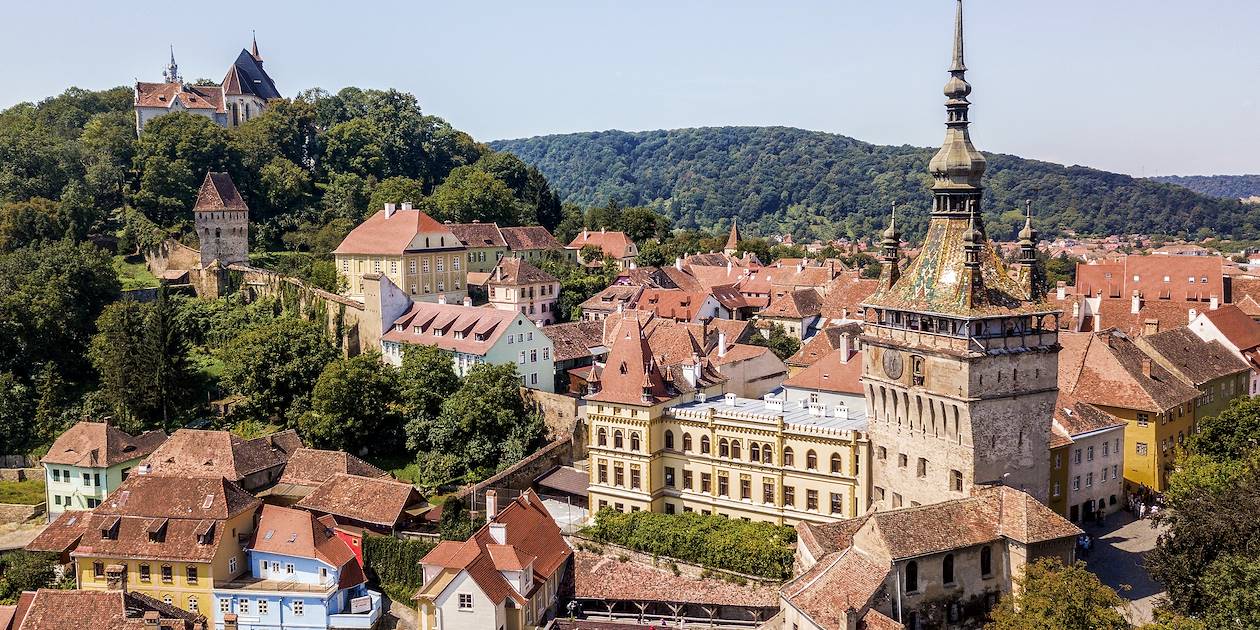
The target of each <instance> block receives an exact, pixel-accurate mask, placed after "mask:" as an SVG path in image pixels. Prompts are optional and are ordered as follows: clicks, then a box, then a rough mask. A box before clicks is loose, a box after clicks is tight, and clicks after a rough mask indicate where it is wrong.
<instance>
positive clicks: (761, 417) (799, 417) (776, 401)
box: [669, 388, 866, 431]
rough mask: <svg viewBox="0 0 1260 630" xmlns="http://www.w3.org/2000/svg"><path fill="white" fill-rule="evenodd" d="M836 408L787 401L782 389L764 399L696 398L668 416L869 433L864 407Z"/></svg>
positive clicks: (835, 406)
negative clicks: (780, 421) (747, 421)
mask: <svg viewBox="0 0 1260 630" xmlns="http://www.w3.org/2000/svg"><path fill="white" fill-rule="evenodd" d="M837 407H838V405H836V404H830V405H829V404H825V403H807V402H804V401H795V402H788V401H786V400H784V395H783V389H782V388H780V389H777V390H775V391H773V392H771V393H769V394H766V397H765V398H762V399H757V398H740V397H738V396H735V395H733V394H726V395H724V396H708V397H707V398H706V399H705V400H700V397H699V396H697V397H696V398H695V399H693V400H692V401H690V402H686V403H683V404H680V405H675V406H674V407H672V408H670V410H669V413H670V414H672V415H674V416H687V415H693V414H694V415H697V416H704V415H707V414H708V413H710V412H711V413H713V414H714V415H716V416H719V417H723V418H733V419H739V420H750V421H754V422H764V423H767V424H773V423H775V422H776V421H777V419H778V418H780V417H782V418H783V425H784V427H785V428H788V427H790V428H794V429H823V430H827V431H866V408H865V405H860V404H853V405H848V406H845V407H844V410H843V412H841V411H840V410H839V409H837Z"/></svg>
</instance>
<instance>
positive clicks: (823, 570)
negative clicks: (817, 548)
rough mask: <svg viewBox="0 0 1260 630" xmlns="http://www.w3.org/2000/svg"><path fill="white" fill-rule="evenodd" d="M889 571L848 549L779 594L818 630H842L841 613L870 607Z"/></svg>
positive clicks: (798, 578) (807, 572) (808, 572)
mask: <svg viewBox="0 0 1260 630" xmlns="http://www.w3.org/2000/svg"><path fill="white" fill-rule="evenodd" d="M889 570H890V568H889V567H888V565H886V564H880V563H878V562H876V561H875V560H873V559H871V558H869V557H867V556H865V555H863V554H862V553H860V552H858V551H857V550H855V549H853V548H849V549H846V550H844V551H839V552H836V553H833V554H831V555H829V556H825V557H824V558H822V559H821V560H819V562H818V563H817V564H815V565H814V566H813V567H810V569H809V570H808V571H806V572H805V573H802V574H801V575H799V576H797V577H796V578H795V579H793V580H791V581H790V582H788V583H787V584H785V585H784V586H783V588H782V590H781V591H780V592H781V593H782V596H783V599H785V600H787V602H788V603H789V604H791V605H792V606H793V607H794V608H796V609H797V610H799V611H801V612H802V613H804V614H805V615H806V616H807V617H809V618H810V620H812V621H813V622H814V623H815V624H817V625H818V626H819V627H821V628H824V629H826V630H843V627H842V626H841V625H840V620H841V619H842V618H843V614H844V611H846V610H848V609H850V608H853V609H855V610H862V609H864V608H866V607H868V606H870V605H871V604H872V603H873V601H874V600H875V598H876V596H877V595H878V594H880V593H881V591H882V590H883V588H884V580H885V579H887V577H888V573H889Z"/></svg>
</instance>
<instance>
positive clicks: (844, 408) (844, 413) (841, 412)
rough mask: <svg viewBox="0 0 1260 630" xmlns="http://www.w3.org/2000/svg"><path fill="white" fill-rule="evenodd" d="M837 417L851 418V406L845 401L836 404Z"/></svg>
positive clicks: (842, 419)
mask: <svg viewBox="0 0 1260 630" xmlns="http://www.w3.org/2000/svg"><path fill="white" fill-rule="evenodd" d="M836 419H838V420H841V421H847V420H848V419H849V406H848V405H846V404H845V403H840V404H838V405H836Z"/></svg>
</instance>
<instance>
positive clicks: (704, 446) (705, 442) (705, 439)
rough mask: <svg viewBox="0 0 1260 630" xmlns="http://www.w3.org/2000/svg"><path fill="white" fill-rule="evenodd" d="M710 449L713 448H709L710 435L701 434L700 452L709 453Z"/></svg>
mask: <svg viewBox="0 0 1260 630" xmlns="http://www.w3.org/2000/svg"><path fill="white" fill-rule="evenodd" d="M710 450H711V449H710V448H709V436H707V435H702V436H700V453H701V454H702V455H708V454H709V451H710Z"/></svg>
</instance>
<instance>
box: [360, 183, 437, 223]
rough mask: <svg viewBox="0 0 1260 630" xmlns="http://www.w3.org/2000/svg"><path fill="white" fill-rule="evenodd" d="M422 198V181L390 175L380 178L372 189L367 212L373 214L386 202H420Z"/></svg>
mask: <svg viewBox="0 0 1260 630" xmlns="http://www.w3.org/2000/svg"><path fill="white" fill-rule="evenodd" d="M423 199H424V182H422V181H420V180H418V179H412V178H410V177H390V178H388V179H384V180H381V183H379V184H377V185H376V189H375V190H373V191H372V201H371V202H370V203H369V204H368V207H369V211H368V214H369V215H371V214H375V213H376V212H379V211H380V210H381V209H383V208H384V207H385V204H387V203H399V204H400V203H402V202H404V201H411V202H415V203H420V202H421V201H422V200H423Z"/></svg>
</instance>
